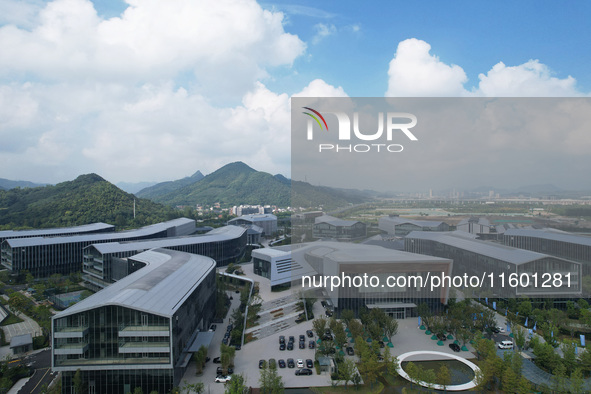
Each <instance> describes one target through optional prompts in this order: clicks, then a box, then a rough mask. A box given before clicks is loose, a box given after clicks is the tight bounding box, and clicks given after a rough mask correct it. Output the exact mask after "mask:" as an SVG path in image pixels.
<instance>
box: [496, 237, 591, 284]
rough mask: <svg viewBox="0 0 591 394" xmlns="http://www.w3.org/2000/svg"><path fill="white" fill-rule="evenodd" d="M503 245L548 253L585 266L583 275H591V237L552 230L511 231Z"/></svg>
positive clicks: (504, 238)
mask: <svg viewBox="0 0 591 394" xmlns="http://www.w3.org/2000/svg"><path fill="white" fill-rule="evenodd" d="M503 243H504V244H505V245H509V246H513V247H515V248H520V249H527V250H532V251H534V252H539V253H546V254H549V255H552V256H556V257H561V258H564V259H569V260H573V261H579V262H581V263H582V264H583V275H585V276H589V275H591V237H586V236H584V235H578V234H573V233H568V232H564V231H560V230H555V229H551V228H546V229H540V230H535V229H509V230H507V231H505V232H504V234H503Z"/></svg>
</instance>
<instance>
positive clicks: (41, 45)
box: [0, 0, 591, 191]
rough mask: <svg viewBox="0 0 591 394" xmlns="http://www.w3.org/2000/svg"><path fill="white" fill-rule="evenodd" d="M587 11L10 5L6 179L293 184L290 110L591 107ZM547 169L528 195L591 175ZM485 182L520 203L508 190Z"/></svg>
mask: <svg viewBox="0 0 591 394" xmlns="http://www.w3.org/2000/svg"><path fill="white" fill-rule="evenodd" d="M590 11H591V4H589V3H584V2H580V3H573V4H571V5H569V7H564V6H563V5H561V4H559V3H554V2H542V3H540V2H534V1H523V2H518V3H515V2H509V1H501V2H490V3H474V2H469V1H460V2H455V3H453V7H451V6H450V4H447V3H445V4H444V3H441V2H437V1H427V2H421V3H391V2H371V3H369V4H364V3H360V2H356V1H342V2H325V3H318V2H312V1H311V0H298V1H295V2H283V1H276V2H263V3H257V2H255V1H253V0H248V1H237V0H224V1H216V2H200V1H192V0H178V1H175V2H161V1H156V0H147V1H142V2H131V1H129V2H124V1H119V0H108V1H98V0H95V1H90V0H54V1H43V0H24V1H23V0H5V1H3V2H2V3H1V4H0V53H1V54H2V55H1V56H0V141H1V142H0V177H1V178H6V179H11V180H27V181H32V182H37V183H58V182H62V181H66V180H71V179H74V178H75V177H76V176H77V175H79V174H84V173H97V174H99V175H100V176H102V177H104V178H105V179H107V180H109V181H111V182H113V183H119V182H134V183H135V182H162V181H167V180H174V179H180V178H183V177H185V176H190V175H191V174H193V173H194V172H195V171H197V170H200V171H202V172H203V173H204V174H208V173H211V172H213V171H215V170H216V169H217V168H219V167H221V166H223V165H224V164H227V163H230V162H234V161H243V162H245V163H247V164H248V165H250V166H251V167H253V168H255V169H257V170H259V171H266V172H269V173H271V174H277V173H280V174H283V175H285V176H287V177H291V146H290V138H291V137H290V97H293V96H302V97H306V96H311V97H324V96H328V97H355V96H363V97H383V96H391V97H410V96H413V97H430V96H438V97H503V96H522V97H548V96H562V97H579V96H586V97H588V96H589V95H590V93H591V74H590V73H589V71H588V67H587V65H588V64H589V60H591V59H590V58H591V52H589V51H587V50H585V48H587V47H588V42H587V37H589V35H590V34H591V26H590V24H589V23H588V18H589V15H591V12H590ZM550 26H551V27H552V28H550ZM580 138H581V139H580V140H572V141H568V143H570V144H571V145H572V147H573V149H574V150H577V149H579V148H581V149H582V148H586V145H587V144H588V141H589V138H583V137H582V136H580ZM484 144H485V142H484V141H482V140H479V139H478V138H476V139H474V140H473V141H472V142H471V145H470V146H471V148H472V149H479V148H482V147H484V146H485V145H484ZM577 155H578V153H577V154H575V156H577ZM549 159H551V160H552V161H553V163H554V164H555V167H556V168H557V169H560V171H561V172H560V173H556V174H552V177H549V179H548V180H547V181H544V182H539V181H535V182H531V183H530V184H535V183H553V184H555V185H556V186H558V187H562V188H569V189H573V188H576V183H574V182H573V180H572V179H569V176H570V175H569V174H570V172H571V171H570V169H571V168H577V167H580V166H581V165H585V166H586V165H587V164H589V163H586V162H581V161H576V162H573V156H572V155H570V154H565V153H564V152H563V151H561V152H558V153H557V154H556V155H554V156H551V157H549ZM435 165H437V163H435ZM524 166H527V163H521V164H520V168H524ZM586 168H589V167H586ZM560 174H564V176H561V175H560ZM310 176H311V177H312V175H310ZM437 181H438V178H432V179H429V178H428V177H427V178H426V179H423V180H421V183H420V184H417V185H410V186H407V189H408V190H411V189H412V190H415V191H418V190H428V189H429V188H432V189H437V188H438V186H437V184H436V183H437ZM447 181H448V182H449V183H450V187H457V188H462V187H465V186H462V181H463V180H462V179H458V180H455V179H452V178H450V179H448V180H447ZM311 182H312V183H314V180H313V179H311ZM519 182H520V183H521V182H522V181H519ZM483 183H484V184H485V185H488V184H491V185H492V186H494V187H498V188H503V187H512V186H511V180H510V179H508V177H507V176H498V177H497V178H491V180H490V181H489V180H487V181H486V182H483ZM423 185H424V186H423ZM474 186H475V187H476V186H481V185H479V184H476V185H474Z"/></svg>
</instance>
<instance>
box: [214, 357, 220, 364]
mask: <svg viewBox="0 0 591 394" xmlns="http://www.w3.org/2000/svg"><path fill="white" fill-rule="evenodd" d="M213 363H214V364H221V363H222V360H221V359H220V358H219V357H215V358H214V359H213Z"/></svg>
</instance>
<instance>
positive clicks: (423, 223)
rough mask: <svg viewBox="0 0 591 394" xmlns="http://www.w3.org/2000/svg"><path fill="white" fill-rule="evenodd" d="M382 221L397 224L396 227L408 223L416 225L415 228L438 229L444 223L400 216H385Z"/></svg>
mask: <svg viewBox="0 0 591 394" xmlns="http://www.w3.org/2000/svg"><path fill="white" fill-rule="evenodd" d="M380 220H388V221H390V222H394V224H396V225H401V224H405V223H408V224H414V225H415V226H419V227H437V226H439V225H440V224H441V223H443V222H442V221H433V220H414V219H405V218H401V217H400V216H384V217H381V218H380Z"/></svg>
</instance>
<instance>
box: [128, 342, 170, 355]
mask: <svg viewBox="0 0 591 394" xmlns="http://www.w3.org/2000/svg"><path fill="white" fill-rule="evenodd" d="M125 353H170V344H169V343H168V342H120V343H119V354H125Z"/></svg>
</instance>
